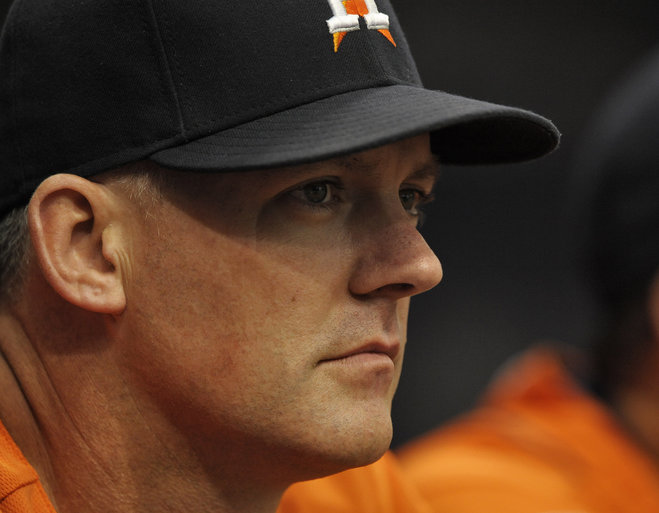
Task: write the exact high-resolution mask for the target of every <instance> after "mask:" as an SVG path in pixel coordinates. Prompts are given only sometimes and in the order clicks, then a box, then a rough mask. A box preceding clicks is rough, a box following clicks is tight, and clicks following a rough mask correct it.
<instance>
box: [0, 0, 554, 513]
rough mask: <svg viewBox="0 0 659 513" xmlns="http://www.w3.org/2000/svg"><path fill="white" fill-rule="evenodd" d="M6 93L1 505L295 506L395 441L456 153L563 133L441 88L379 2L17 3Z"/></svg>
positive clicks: (6, 37) (543, 145)
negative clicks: (423, 227) (407, 357)
mask: <svg viewBox="0 0 659 513" xmlns="http://www.w3.org/2000/svg"><path fill="white" fill-rule="evenodd" d="M0 113H1V118H0V161H1V162H2V169H3V171H2V174H1V175H0V176H1V178H0V211H1V213H2V216H3V217H4V221H3V224H2V228H1V229H0V233H2V237H3V243H2V249H1V254H2V255H3V256H2V258H3V264H2V269H3V276H2V279H3V282H2V292H3V301H2V313H1V315H0V354H1V355H2V358H1V359H0V380H1V382H2V390H3V394H2V397H1V398H0V420H1V421H2V424H3V425H4V427H3V428H2V430H1V431H0V433H1V436H0V440H1V444H2V445H1V446H0V454H2V460H0V469H1V470H0V505H1V506H0V507H2V508H4V509H6V510H7V511H53V510H57V511H59V512H61V513H76V512H89V511H103V512H113V511H121V512H124V513H125V512H129V511H165V510H166V511H195V512H203V511H214V512H220V511H240V512H264V511H274V510H275V509H276V507H277V504H278V502H279V500H280V497H281V495H282V493H283V491H284V490H285V489H286V488H287V487H288V486H289V485H290V484H291V483H293V482H296V481H300V480H305V479H311V478H317V477H320V476H324V475H328V474H332V473H336V472H339V471H342V470H345V469H348V468H352V467H358V466H361V465H365V464H368V463H371V462H373V461H375V460H377V459H378V458H379V457H380V456H381V455H382V454H383V453H384V452H385V451H386V449H387V447H388V445H389V441H390V438H391V421H390V403H391V398H392V395H393V392H394V390H395V388H396V383H397V381H398V376H399V374H400V366H401V362H402V356H403V350H404V346H405V341H406V340H405V331H406V321H407V311H408V306H409V298H410V296H412V295H414V294H418V293H420V292H423V291H425V290H427V289H429V288H431V287H433V286H434V285H435V284H437V283H438V282H439V280H440V279H441V267H440V264H439V261H438V260H437V258H436V257H435V255H434V254H433V253H432V251H431V250H430V249H429V248H428V247H427V245H426V244H425V242H424V240H423V238H422V237H421V236H420V234H419V233H418V231H417V229H416V228H417V223H418V220H419V218H420V216H421V214H422V212H421V209H422V206H423V204H424V203H425V202H426V201H428V200H429V199H430V197H431V194H432V188H433V185H434V181H435V175H436V169H435V166H436V158H437V156H439V158H440V159H441V160H443V161H446V162H470V163H475V162H483V163H487V162H502V161H515V160H524V159H528V158H533V157H538V156H540V155H542V154H544V153H546V152H548V151H551V150H552V149H553V148H554V147H555V146H556V144H557V142H558V134H557V132H556V129H555V128H554V127H553V125H552V124H551V123H549V122H548V121H547V120H545V119H543V118H541V117H539V116H537V115H535V114H532V113H528V112H525V111H521V110H517V109H512V108H506V107H500V106H495V105H491V104H486V103H482V102H478V101H474V100H467V99H464V98H460V97H456V96H451V95H448V94H445V93H441V92H434V91H428V90H425V89H423V87H422V86H421V84H420V81H419V78H418V75H417V73H416V71H415V67H414V62H413V60H412V58H411V56H410V54H409V49H408V47H407V44H406V41H405V38H404V35H403V33H402V31H401V29H400V26H399V25H398V22H397V20H396V18H395V16H394V13H393V10H392V8H391V5H390V4H389V3H388V2H386V1H378V2H374V1H372V0H371V1H361V0H358V1H348V2H345V3H341V2H327V1H325V0H315V1H309V2H297V1H292V0H282V1H278V2H256V1H254V2H249V1H248V2H217V1H208V0H190V1H187V2H180V1H174V0H158V1H156V0H141V1H136V0H94V1H83V2H75V3H73V2H52V1H48V0H16V1H15V3H14V5H13V7H12V9H11V11H10V13H9V16H8V19H7V22H6V25H5V27H4V31H3V35H2V42H1V47H0ZM410 510H413V505H412V504H410Z"/></svg>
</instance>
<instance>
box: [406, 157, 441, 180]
mask: <svg viewBox="0 0 659 513" xmlns="http://www.w3.org/2000/svg"><path fill="white" fill-rule="evenodd" d="M440 170H441V167H440V165H439V159H438V158H437V156H436V155H433V156H432V157H431V158H430V159H428V160H427V161H426V162H425V163H423V164H421V165H420V166H419V167H418V168H417V169H416V170H415V171H413V172H412V173H411V174H410V176H409V178H412V179H428V178H431V179H432V181H433V185H434V184H436V183H437V180H439V175H440Z"/></svg>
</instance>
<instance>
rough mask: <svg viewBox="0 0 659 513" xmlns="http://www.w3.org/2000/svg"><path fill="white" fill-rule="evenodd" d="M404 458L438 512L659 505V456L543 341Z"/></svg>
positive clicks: (636, 512)
mask: <svg viewBox="0 0 659 513" xmlns="http://www.w3.org/2000/svg"><path fill="white" fill-rule="evenodd" d="M657 414H659V408H658V411H657ZM400 463H401V466H402V468H403V470H404V471H405V472H406V475H407V476H408V477H410V478H411V480H412V481H413V482H414V483H415V484H416V485H417V487H418V488H419V490H420V491H421V493H422V495H423V496H424V497H425V498H426V499H427V500H428V501H429V502H430V505H431V508H432V509H433V511H434V512H435V513H444V512H446V513H472V512H473V513H483V512H490V513H549V512H552V513H555V512H559V511H560V512H570V513H578V512H588V513H658V512H659V467H658V466H657V465H656V462H653V461H652V460H651V459H650V458H648V457H646V455H645V454H643V452H642V450H641V449H640V447H639V446H637V445H636V444H635V443H634V442H633V441H632V440H631V438H630V437H628V436H627V434H626V433H625V431H624V429H623V428H622V426H621V425H620V424H619V423H618V422H617V420H616V418H615V417H614V416H613V414H612V412H611V411H609V410H608V409H607V408H606V406H604V405H603V404H601V403H599V402H598V401H597V400H596V399H595V398H593V397H591V396H590V395H589V394H588V393H587V392H586V391H585V390H583V389H582V388H581V387H580V386H579V385H578V384H577V383H576V382H575V381H574V380H573V379H572V378H571V377H570V375H569V374H568V372H567V370H566V369H565V368H564V367H563V364H562V362H561V359H560V357H559V356H558V353H556V352H554V351H553V350H551V349H549V348H536V349H533V350H531V351H530V352H528V353H526V354H525V355H523V356H522V358H521V359H520V360H518V361H517V362H515V363H514V364H513V365H512V366H510V367H509V368H507V369H506V371H505V372H504V373H503V375H502V376H501V377H500V378H499V379H497V380H496V381H495V383H494V384H493V386H492V387H491V388H490V390H489V392H488V394H487V395H486V396H485V398H484V401H483V402H482V404H481V405H480V406H479V407H477V408H476V409H475V410H474V411H473V412H471V413H468V414H467V415H465V416H464V417H462V418H460V419H458V420H457V421H456V422H454V423H452V424H451V425H449V426H447V427H445V428H441V429H438V430H437V431H435V432H433V433H430V434H429V435H426V436H424V437H421V438H420V439H419V440H417V441H415V442H412V443H411V444H409V445H408V446H407V447H405V448H404V449H403V450H401V451H400Z"/></svg>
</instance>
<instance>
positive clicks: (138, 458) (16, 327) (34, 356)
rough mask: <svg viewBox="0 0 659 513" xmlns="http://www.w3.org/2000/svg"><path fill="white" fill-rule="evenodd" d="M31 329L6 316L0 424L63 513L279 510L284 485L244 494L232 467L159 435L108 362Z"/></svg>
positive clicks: (0, 333) (1, 318)
mask: <svg viewBox="0 0 659 513" xmlns="http://www.w3.org/2000/svg"><path fill="white" fill-rule="evenodd" d="M26 331H28V332H29V331H30V330H24V329H23V326H22V324H21V323H20V322H19V321H18V320H17V318H16V317H15V316H13V315H11V314H10V313H7V312H3V313H0V389H1V390H2V394H0V421H2V423H3V424H4V425H5V427H6V428H7V431H8V432H9V434H10V435H11V437H12V439H13V440H14V442H15V443H16V445H17V446H18V447H19V449H20V450H21V452H22V453H23V454H24V456H25V457H26V459H27V460H28V462H29V463H30V464H31V465H32V466H33V467H34V468H35V470H36V471H37V473H38V474H39V477H40V481H41V483H42V485H43V486H44V489H45V490H46V493H47V494H48V496H49V498H50V500H51V502H52V503H53V505H54V506H55V508H56V509H57V511H58V512H60V513H83V512H84V513H87V512H89V511H103V512H104V513H115V512H116V513H132V512H138V511H139V512H143V511H149V512H159V511H163V512H164V511H167V512H178V511H181V512H188V511H195V512H200V513H203V512H206V511H208V512H211V511H212V512H214V513H218V512H242V513H247V512H253V513H274V511H275V510H276V508H277V504H278V503H279V500H280V498H281V495H282V494H283V491H284V488H285V487H275V488H272V489H269V490H264V488H263V487H256V486H253V487H251V489H250V487H244V486H243V487H242V488H241V487H240V484H244V481H243V482H242V483H239V482H233V483H231V482H230V481H231V477H232V475H231V474H232V472H231V469H226V468H225V471H224V472H223V474H224V476H225V477H226V480H223V479H222V477H218V475H214V474H213V472H209V471H208V470H207V469H205V468H204V466H203V465H202V464H201V463H200V462H199V461H197V460H196V458H195V456H196V455H195V454H194V453H193V451H191V450H189V448H186V447H185V443H181V444H177V443H172V444H169V443H168V441H167V440H163V436H161V435H162V433H163V431H161V432H158V431H157V430H152V429H151V428H152V427H153V426H152V425H150V422H149V420H148V419H147V418H145V416H144V412H143V411H140V408H139V407H138V406H137V404H136V402H135V400H134V398H131V397H130V392H129V391H128V390H127V389H126V387H125V384H124V383H122V381H121V379H116V376H113V375H112V374H111V373H105V374H104V373H103V371H102V370H100V371H99V370H98V369H103V368H104V366H103V365H100V364H99V365H97V366H96V367H95V368H90V367H91V365H90V359H89V356H88V355H84V356H82V357H80V358H76V357H75V356H71V357H69V355H67V356H66V357H65V358H62V356H61V355H48V354H43V352H44V351H42V350H37V349H35V345H34V343H33V341H32V340H30V338H29V337H28V336H27V334H26ZM53 336H56V335H53ZM58 362H60V364H61V365H59V366H58V365H57V363H58ZM105 367H109V366H105ZM57 369H58V370H57ZM147 417H148V415H147ZM236 470H237V469H236Z"/></svg>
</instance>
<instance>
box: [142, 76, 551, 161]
mask: <svg viewBox="0 0 659 513" xmlns="http://www.w3.org/2000/svg"><path fill="white" fill-rule="evenodd" d="M424 132H430V133H431V145H432V149H433V152H434V153H436V154H437V155H438V156H439V160H440V161H441V162H443V163H447V164H497V163H505V162H519V161H525V160H531V159H534V158H537V157H541V156H542V155H545V154H547V153H549V152H551V151H552V150H553V149H555V148H556V147H557V145H558V142H559V139H560V134H559V132H558V130H557V129H556V127H555V126H554V125H553V124H552V123H551V122H550V121H549V120H547V119H545V118H543V117H542V116H539V115H537V114H534V113H532V112H529V111H526V110H522V109H517V108H513V107H505V106H501V105H496V104H492V103H487V102H482V101H479V100H473V99H469V98H464V97H460V96H455V95H451V94H448V93H444V92H441V91H431V90H427V89H423V88H420V87H413V86H407V85H390V86H385V87H379V88H369V89H363V90H357V91H350V92H347V93H344V94H339V95H335V96H331V97H328V98H324V99H321V100H317V101H315V102H312V103H308V104H304V105H301V106H298V107H295V108H292V109H288V110H285V111H282V112H278V113H275V114H272V115H269V116H267V117H262V118H259V119H256V120H254V121H250V122H248V123H244V124H242V125H239V126H235V127H231V128H228V129H225V130H222V131H219V132H217V133H215V134H212V135H209V136H206V137H203V138H201V139H197V140H194V141H190V142H187V143H185V144H182V145H179V146H176V147H172V148H168V149H165V150H161V151H159V152H157V153H155V154H153V155H152V156H151V157H150V158H151V159H152V160H154V161H155V162H157V163H158V164H161V165H163V166H166V167H171V168H175V169H190V170H198V171H220V170H227V171H229V170H236V171H237V170H247V169H255V168H265V167H273V166H286V165H294V164H301V163H304V162H311V161H318V160H324V159H328V158H332V157H336V156H339V155H345V154H348V153H354V152H357V151H361V150H365V149H368V148H373V147H376V146H380V145H383V144H387V143H390V142H393V141H396V140H400V139H403V138H406V137H411V136H413V135H417V134H421V133H424Z"/></svg>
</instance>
